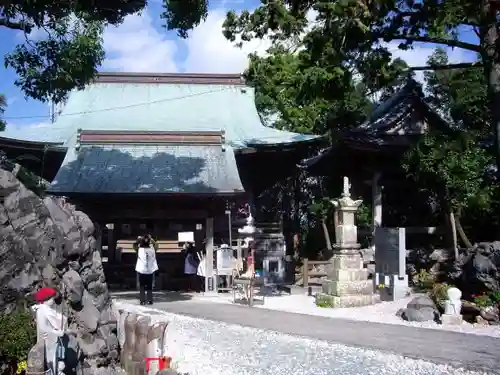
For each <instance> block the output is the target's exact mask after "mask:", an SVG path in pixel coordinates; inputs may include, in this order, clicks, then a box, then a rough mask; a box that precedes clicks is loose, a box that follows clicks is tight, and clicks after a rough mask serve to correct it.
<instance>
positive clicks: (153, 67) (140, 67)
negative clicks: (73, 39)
mask: <svg viewBox="0 0 500 375" xmlns="http://www.w3.org/2000/svg"><path fill="white" fill-rule="evenodd" d="M314 16H315V14H314V12H312V13H311V14H309V15H308V19H309V20H310V22H312V21H314V19H315V17H314ZM225 17H226V11H225V10H224V9H215V10H212V11H211V12H210V13H209V15H208V17H207V19H206V21H205V22H203V23H202V24H201V25H200V26H198V27H197V28H196V29H195V30H193V31H192V32H191V33H190V36H189V38H188V39H186V40H172V39H169V37H168V36H167V33H166V32H165V31H164V30H158V29H157V28H156V27H155V25H154V23H153V19H152V16H151V14H150V11H149V10H148V9H146V10H145V11H144V12H143V13H142V14H141V15H132V16H128V17H127V18H126V20H125V22H124V23H123V24H122V25H121V26H119V27H110V28H108V29H107V30H106V32H105V34H104V47H105V49H106V53H107V59H106V61H105V63H104V66H103V69H104V70H115V71H128V72H134V71H135V72H179V71H181V72H182V71H185V72H194V73H242V72H243V71H244V70H245V69H246V67H247V66H248V54H250V53H252V52H257V53H258V54H260V55H263V54H265V51H266V50H267V49H268V48H269V47H270V46H271V43H270V42H269V40H252V41H251V42H247V43H244V45H243V47H242V48H237V47H235V46H234V43H232V42H229V41H228V40H226V38H225V37H224V36H223V35H222V23H223V22H224V19H225ZM385 45H386V46H388V47H389V50H390V51H391V52H392V53H393V56H394V58H396V57H399V58H402V59H404V60H405V61H406V62H407V63H408V64H409V65H410V66H423V65H425V64H426V61H427V59H428V57H429V56H430V55H431V54H432V52H433V51H434V49H435V47H436V46H429V45H422V44H419V45H415V47H414V48H413V49H411V50H407V51H403V50H400V49H399V48H398V42H391V43H388V44H385ZM183 49H186V50H187V53H186V54H185V58H183V59H181V58H180V57H179V55H180V53H179V51H180V50H183ZM447 51H448V55H449V57H450V62H452V63H457V62H464V61H471V60H472V59H473V56H472V55H471V54H470V53H469V52H466V51H463V50H460V49H451V48H449V49H447ZM183 55H184V54H183ZM422 75H423V73H422V72H418V73H417V77H418V78H421V77H422Z"/></svg>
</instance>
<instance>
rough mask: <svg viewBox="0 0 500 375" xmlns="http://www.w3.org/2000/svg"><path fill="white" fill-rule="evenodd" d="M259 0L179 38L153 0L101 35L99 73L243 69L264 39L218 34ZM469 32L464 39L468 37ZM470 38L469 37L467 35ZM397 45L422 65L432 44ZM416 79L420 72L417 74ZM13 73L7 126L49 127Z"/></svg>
mask: <svg viewBox="0 0 500 375" xmlns="http://www.w3.org/2000/svg"><path fill="white" fill-rule="evenodd" d="M258 3H259V1H258V0H212V2H211V9H210V11H209V15H208V17H207V19H206V21H205V22H204V23H203V24H201V25H200V26H199V27H197V28H196V29H195V30H194V31H192V32H191V33H190V36H189V38H188V39H180V38H178V37H177V36H176V34H175V32H167V31H166V29H165V28H164V27H163V23H162V20H161V19H160V17H159V14H160V13H161V10H162V8H161V2H160V1H159V0H152V1H150V4H149V5H148V7H147V8H146V9H145V10H144V11H143V12H142V13H141V14H137V15H130V16H128V17H127V18H126V19H125V22H124V23H123V24H121V25H120V26H118V27H108V28H107V29H106V31H105V33H104V48H105V51H106V59H105V61H104V63H103V65H102V66H101V67H100V68H99V70H100V71H115V72H154V73H157V72H158V73H172V72H180V73H182V72H190V73H242V72H243V71H244V70H245V69H246V67H247V65H248V58H247V56H248V54H249V53H252V52H258V53H264V51H265V50H266V49H267V48H268V47H269V43H268V42H267V41H266V40H255V41H251V42H249V43H246V44H244V46H243V48H237V47H235V46H234V45H233V44H232V43H231V42H229V41H227V40H226V39H225V38H224V36H223V35H222V23H223V21H224V19H225V15H226V12H227V11H228V10H235V11H241V10H244V9H249V10H251V9H254V8H255V7H256V6H258ZM469 35H470V33H467V32H465V33H464V35H462V36H463V37H465V39H469ZM470 38H471V37H470ZM0 40H2V43H1V44H0V54H1V55H4V54H7V53H9V52H10V51H12V50H13V48H14V47H15V46H16V45H17V44H19V43H22V42H23V40H24V36H23V35H21V34H20V33H19V32H17V31H12V30H6V29H5V28H0ZM397 44H398V43H390V44H389V48H390V50H391V51H392V53H393V56H394V57H400V58H403V59H404V60H406V61H407V62H408V64H409V65H410V66H422V65H425V62H426V60H427V58H428V57H429V55H430V54H431V53H432V51H433V49H434V47H435V46H429V45H417V46H416V47H415V48H414V49H413V50H408V51H402V50H399V49H398V48H397ZM448 55H449V57H450V60H451V62H454V63H456V62H466V61H472V60H473V59H474V55H473V54H471V53H470V52H468V51H463V50H460V49H453V50H452V49H449V50H448ZM419 74H420V77H421V75H422V73H421V72H420V73H419ZM15 79H16V75H15V72H14V71H12V70H11V69H5V68H4V67H3V64H2V65H1V66H0V93H2V94H4V95H5V96H6V97H7V104H8V107H7V110H6V112H5V114H4V116H3V117H4V119H5V120H6V121H7V124H8V125H7V126H9V127H26V126H28V127H33V128H41V127H45V126H49V125H50V124H49V121H48V120H49V106H48V105H47V104H45V103H41V102H38V101H35V100H32V99H26V98H25V96H24V94H23V93H22V92H21V91H20V90H19V89H18V88H17V87H16V86H15V85H14V81H15Z"/></svg>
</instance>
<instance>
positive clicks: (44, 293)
mask: <svg viewBox="0 0 500 375" xmlns="http://www.w3.org/2000/svg"><path fill="white" fill-rule="evenodd" d="M56 294H57V291H56V290H55V289H53V288H42V289H40V290H39V291H38V292H36V293H35V301H36V302H38V303H42V302H45V301H47V300H49V299H51V298H52V297H55V295H56Z"/></svg>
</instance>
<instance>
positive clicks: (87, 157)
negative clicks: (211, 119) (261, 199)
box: [48, 145, 244, 195]
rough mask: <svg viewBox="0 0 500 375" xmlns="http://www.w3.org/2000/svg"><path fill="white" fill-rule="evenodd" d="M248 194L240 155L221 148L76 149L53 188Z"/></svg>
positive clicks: (61, 191)
mask: <svg viewBox="0 0 500 375" xmlns="http://www.w3.org/2000/svg"><path fill="white" fill-rule="evenodd" d="M243 191H244V190H243V187H242V185H241V182H240V179H239V175H238V170H237V167H236V161H235V160H234V152H233V150H232V149H231V148H230V147H226V148H225V149H223V148H222V147H221V146H220V145H204V146H193V145H189V146H183V145H162V146H149V145H148V146H145V145H142V146H132V145H125V146H124V145H121V146H118V145H109V146H94V145H93V146H82V147H81V148H80V149H79V150H78V151H76V150H75V149H74V148H71V149H69V150H68V152H67V154H66V157H65V159H64V162H63V164H62V166H61V168H60V169H59V171H58V172H57V175H56V177H55V179H54V181H52V183H51V184H50V186H49V188H48V192H49V193H52V194H60V195H70V194H74V193H103V194H106V193H115V194H121V193H160V194H162V193H163V194H172V193H174V194H175V193H192V194H204V193H211V194H234V193H239V192H243Z"/></svg>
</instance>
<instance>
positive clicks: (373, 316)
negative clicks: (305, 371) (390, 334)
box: [191, 294, 500, 337]
mask: <svg viewBox="0 0 500 375" xmlns="http://www.w3.org/2000/svg"><path fill="white" fill-rule="evenodd" d="M414 297H415V296H412V297H408V298H404V299H401V300H398V301H394V302H381V303H377V304H375V305H371V306H363V307H352V308H344V309H340V308H337V309H331V308H323V307H318V306H316V304H315V302H314V297H308V296H306V295H285V294H284V295H281V296H270V297H265V298H264V304H263V305H256V306H255V307H257V308H264V309H270V310H278V311H287V312H292V313H297V314H306V315H315V316H323V317H329V318H343V319H350V320H356V321H365V322H374V323H386V324H399V325H405V326H410V327H421V328H429V329H438V330H445V331H455V332H461V333H468V334H474V335H482V336H491V337H500V326H475V325H472V324H470V323H467V322H464V323H463V324H462V325H460V326H451V325H450V326H447V325H442V324H437V323H435V322H422V323H418V322H407V321H404V320H402V319H401V318H398V317H397V316H396V312H397V311H398V310H399V309H401V308H405V307H406V305H407V304H408V302H410V301H411V300H412V298H414ZM256 298H261V297H256ZM197 300H198V301H210V302H219V303H232V299H231V298H230V296H228V295H220V296H216V297H208V296H195V297H194V298H193V299H192V300H191V301H193V302H194V301H197Z"/></svg>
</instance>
